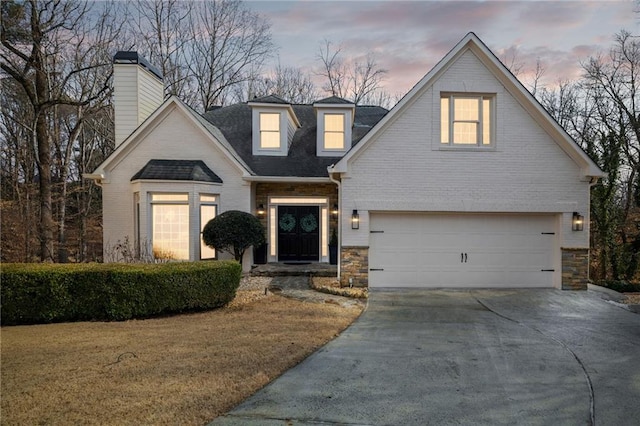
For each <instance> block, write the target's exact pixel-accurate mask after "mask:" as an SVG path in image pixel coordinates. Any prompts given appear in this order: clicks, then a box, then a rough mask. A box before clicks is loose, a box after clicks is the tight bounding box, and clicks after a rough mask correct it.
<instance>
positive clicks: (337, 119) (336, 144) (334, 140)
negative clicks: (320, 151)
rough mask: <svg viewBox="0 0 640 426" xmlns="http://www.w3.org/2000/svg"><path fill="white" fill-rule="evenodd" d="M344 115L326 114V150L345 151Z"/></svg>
mask: <svg viewBox="0 0 640 426" xmlns="http://www.w3.org/2000/svg"><path fill="white" fill-rule="evenodd" d="M344 133H345V128H344V114H324V149H326V150H329V149H337V150H344V145H345V144H344Z"/></svg>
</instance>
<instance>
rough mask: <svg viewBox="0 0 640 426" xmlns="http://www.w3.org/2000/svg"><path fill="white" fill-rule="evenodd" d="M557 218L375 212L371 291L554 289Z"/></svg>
mask: <svg viewBox="0 0 640 426" xmlns="http://www.w3.org/2000/svg"><path fill="white" fill-rule="evenodd" d="M555 224H556V217H555V216H553V215H526V216H524V215H481V214H477V215H476V214H474V215H467V214H412V213H372V214H371V225H370V231H371V233H370V240H369V247H370V248H369V286H371V287H553V275H554V271H553V270H554V266H553V248H554V246H555V241H556V235H555Z"/></svg>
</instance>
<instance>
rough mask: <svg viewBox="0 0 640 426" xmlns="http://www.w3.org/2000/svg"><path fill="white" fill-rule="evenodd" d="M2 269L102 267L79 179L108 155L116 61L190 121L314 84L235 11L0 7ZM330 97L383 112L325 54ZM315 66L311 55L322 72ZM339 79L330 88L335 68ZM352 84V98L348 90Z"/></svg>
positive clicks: (255, 22)
mask: <svg viewBox="0 0 640 426" xmlns="http://www.w3.org/2000/svg"><path fill="white" fill-rule="evenodd" d="M0 7H1V12H2V23H1V31H2V32H1V33H0V42H1V50H0V70H1V71H0V84H1V86H0V87H1V88H2V92H1V94H0V102H1V104H2V105H3V107H2V111H1V114H0V144H1V146H2V154H1V157H0V168H1V173H2V175H1V190H2V192H1V199H2V212H3V214H2V260H3V261H8V260H12V261H37V260H39V261H57V262H67V261H78V262H81V261H87V260H97V259H99V258H100V257H101V254H100V251H101V242H100V239H101V237H100V234H101V231H100V229H99V224H100V192H99V190H98V188H96V187H95V185H93V184H90V183H88V182H87V181H86V180H83V179H82V174H83V173H88V172H91V171H92V170H93V169H94V168H95V167H96V166H97V165H98V164H100V163H101V162H102V161H103V160H104V159H105V158H106V157H107V156H108V155H109V154H110V153H111V152H112V151H113V149H114V142H113V107H112V104H111V97H112V90H113V88H112V66H111V62H112V58H113V55H114V53H115V52H116V51H118V50H136V51H138V52H139V53H140V54H141V55H143V56H145V57H146V58H147V59H148V60H149V61H150V62H151V63H152V64H154V65H156V66H157V67H158V68H159V69H160V70H161V72H162V73H163V75H164V81H165V84H166V93H167V95H176V96H178V97H180V98H181V99H182V100H183V101H185V102H186V103H187V104H189V105H191V106H192V107H193V108H194V109H196V110H198V111H200V112H204V111H206V110H207V109H209V108H211V107H212V106H221V105H226V104H229V103H233V102H240V101H246V100H248V99H251V98H253V97H256V96H258V97H259V96H263V95H267V94H277V95H279V96H281V97H283V98H285V99H288V100H289V101H291V102H298V103H308V102H312V101H313V100H316V99H318V94H319V92H320V90H319V89H317V88H316V87H315V85H314V84H313V83H312V75H311V74H309V73H305V72H303V71H302V70H300V69H297V68H293V67H284V66H280V65H278V66H277V67H275V69H273V70H267V69H266V68H265V64H266V63H267V61H268V60H269V59H270V58H272V57H274V56H275V54H276V51H277V47H276V46H275V45H274V44H273V42H272V37H271V32H270V25H269V22H268V21H267V20H266V19H265V18H264V17H262V16H261V15H259V14H257V13H254V12H253V11H251V10H250V9H248V8H247V7H245V5H244V4H243V3H242V2H241V1H239V0H218V1H208V2H184V1H179V0H165V1H143V0H137V1H133V2H118V1H104V2H92V1H82V0H27V1H3V2H2V3H1V4H0ZM325 51H326V52H325V53H326V54H327V55H330V56H331V59H332V62H331V63H330V64H323V65H322V68H321V69H322V70H323V71H319V73H320V74H322V73H325V74H327V75H330V76H331V77H330V79H331V81H335V80H336V79H339V80H340V89H341V91H340V92H338V91H334V92H331V93H330V94H335V95H337V96H342V97H345V98H349V99H353V100H357V101H358V102H366V101H367V99H373V98H374V97H376V100H380V99H382V100H385V101H386V102H390V101H389V99H390V97H389V96H387V95H385V94H384V92H383V91H382V89H381V87H380V82H381V79H380V77H381V76H382V75H384V72H385V71H384V70H382V69H380V67H379V66H378V65H377V63H376V62H375V59H374V58H373V57H372V56H371V57H369V58H368V60H367V61H366V63H364V64H359V63H357V62H356V63H351V64H348V62H347V61H345V60H344V59H343V58H342V56H343V55H342V54H341V53H340V49H339V48H336V49H334V48H333V46H332V45H331V44H330V43H329V42H327V44H326V49H325ZM322 60H323V57H322V56H321V54H320V50H319V52H318V61H319V62H322ZM337 67H340V74H339V75H338V76H337V77H336V76H334V74H335V73H333V71H332V70H333V68H337ZM356 84H357V85H358V86H356Z"/></svg>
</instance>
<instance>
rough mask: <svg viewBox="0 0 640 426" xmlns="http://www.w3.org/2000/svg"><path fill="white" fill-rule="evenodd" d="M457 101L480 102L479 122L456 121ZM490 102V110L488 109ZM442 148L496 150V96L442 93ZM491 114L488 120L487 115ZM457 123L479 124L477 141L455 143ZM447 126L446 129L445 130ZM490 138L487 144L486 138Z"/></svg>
mask: <svg viewBox="0 0 640 426" xmlns="http://www.w3.org/2000/svg"><path fill="white" fill-rule="evenodd" d="M456 99H474V100H477V101H478V114H477V116H478V118H477V120H472V119H465V118H462V117H461V118H460V119H456V115H455V100H456ZM444 100H446V101H447V107H448V108H447V109H446V114H447V117H444V116H443V114H444V112H445V107H444V105H443V102H444ZM487 102H488V108H487ZM439 109H440V135H439V138H440V143H439V145H440V148H441V149H465V148H466V149H472V150H478V149H480V150H482V149H485V150H486V149H494V148H495V146H496V125H495V123H496V94H491V93H464V92H462V93H460V92H442V93H441V94H440V104H439ZM487 113H488V114H489V117H488V119H487V118H486V114H487ZM456 123H477V129H476V141H475V142H473V143H464V142H455V140H454V135H455V133H454V128H455V124H456ZM487 123H488V125H489V126H488V127H489V129H488V133H487V132H486V131H485V130H486V124H487ZM445 125H446V129H445V128H444V127H445ZM445 130H446V132H447V138H446V140H445V138H444V135H445ZM487 137H488V138H489V143H485V141H486V138H487Z"/></svg>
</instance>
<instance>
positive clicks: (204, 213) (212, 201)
mask: <svg viewBox="0 0 640 426" xmlns="http://www.w3.org/2000/svg"><path fill="white" fill-rule="evenodd" d="M217 212H218V205H217V198H216V196H215V195H207V194H200V259H213V258H215V257H216V251H215V249H212V248H211V247H209V246H207V245H206V244H205V243H204V241H203V240H202V231H204V227H205V225H206V224H207V223H208V222H209V221H210V220H211V219H213V218H215V217H216V214H217Z"/></svg>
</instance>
